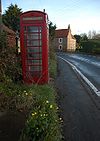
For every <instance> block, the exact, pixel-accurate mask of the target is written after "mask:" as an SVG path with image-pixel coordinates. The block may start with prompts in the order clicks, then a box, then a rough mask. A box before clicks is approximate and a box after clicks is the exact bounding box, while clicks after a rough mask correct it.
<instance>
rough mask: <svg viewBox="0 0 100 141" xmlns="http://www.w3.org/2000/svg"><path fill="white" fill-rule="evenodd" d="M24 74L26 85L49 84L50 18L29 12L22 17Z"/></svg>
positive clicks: (21, 34) (40, 13) (21, 41)
mask: <svg viewBox="0 0 100 141" xmlns="http://www.w3.org/2000/svg"><path fill="white" fill-rule="evenodd" d="M20 43H21V54H22V73H23V80H24V82H25V83H28V84H31V83H37V84H44V83H48V77H49V76H48V16H47V14H46V13H45V12H41V11H28V12H24V13H22V14H21V16H20Z"/></svg>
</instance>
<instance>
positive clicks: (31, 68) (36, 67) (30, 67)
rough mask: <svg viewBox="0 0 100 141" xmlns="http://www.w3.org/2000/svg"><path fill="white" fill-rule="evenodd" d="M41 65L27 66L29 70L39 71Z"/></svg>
mask: <svg viewBox="0 0 100 141" xmlns="http://www.w3.org/2000/svg"><path fill="white" fill-rule="evenodd" d="M41 70H42V66H29V71H41Z"/></svg>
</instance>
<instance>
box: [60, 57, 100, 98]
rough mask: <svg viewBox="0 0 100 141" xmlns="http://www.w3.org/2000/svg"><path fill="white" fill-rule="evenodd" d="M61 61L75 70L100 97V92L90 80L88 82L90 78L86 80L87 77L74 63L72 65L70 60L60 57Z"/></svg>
mask: <svg viewBox="0 0 100 141" xmlns="http://www.w3.org/2000/svg"><path fill="white" fill-rule="evenodd" d="M58 57H59V58H60V59H62V60H63V61H65V62H66V63H68V64H69V65H70V66H71V67H72V69H73V70H75V71H76V72H77V73H78V74H79V75H80V76H81V77H82V79H83V80H84V81H85V82H86V83H87V84H88V85H89V86H90V88H91V89H92V90H93V91H94V92H95V93H96V94H97V95H98V96H100V91H99V90H98V89H97V88H96V87H95V86H94V85H93V84H92V83H91V81H90V80H88V78H86V76H84V75H83V74H82V73H81V72H80V71H79V70H78V69H77V68H76V66H74V65H73V64H72V63H70V62H69V61H68V60H66V59H64V58H62V57H60V56H58Z"/></svg>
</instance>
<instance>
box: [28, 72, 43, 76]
mask: <svg viewBox="0 0 100 141" xmlns="http://www.w3.org/2000/svg"><path fill="white" fill-rule="evenodd" d="M29 73H30V75H31V76H32V77H40V76H41V75H42V73H41V71H35V72H32V71H31V72H29Z"/></svg>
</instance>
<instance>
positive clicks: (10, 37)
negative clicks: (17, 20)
mask: <svg viewBox="0 0 100 141" xmlns="http://www.w3.org/2000/svg"><path fill="white" fill-rule="evenodd" d="M2 29H3V31H5V32H6V34H7V44H8V46H9V47H15V46H16V33H15V32H14V31H13V30H12V29H9V28H8V27H7V26H5V25H4V24H2Z"/></svg>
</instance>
